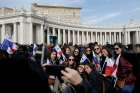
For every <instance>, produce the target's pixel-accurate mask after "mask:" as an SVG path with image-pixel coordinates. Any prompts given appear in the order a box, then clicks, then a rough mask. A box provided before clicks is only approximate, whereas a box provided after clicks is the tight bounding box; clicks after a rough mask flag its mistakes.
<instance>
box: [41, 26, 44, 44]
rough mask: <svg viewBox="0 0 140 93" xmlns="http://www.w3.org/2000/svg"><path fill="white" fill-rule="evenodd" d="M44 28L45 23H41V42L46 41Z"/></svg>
mask: <svg viewBox="0 0 140 93" xmlns="http://www.w3.org/2000/svg"><path fill="white" fill-rule="evenodd" d="M44 37H45V36H44V28H43V24H41V28H40V43H44V42H45V38H44Z"/></svg>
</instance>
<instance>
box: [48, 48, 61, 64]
mask: <svg viewBox="0 0 140 93" xmlns="http://www.w3.org/2000/svg"><path fill="white" fill-rule="evenodd" d="M45 64H47V65H53V64H54V65H59V61H58V58H57V52H56V51H55V50H53V51H52V52H51V54H50V56H49V57H48V59H47V63H45Z"/></svg>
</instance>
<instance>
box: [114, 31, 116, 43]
mask: <svg viewBox="0 0 140 93" xmlns="http://www.w3.org/2000/svg"><path fill="white" fill-rule="evenodd" d="M114 43H116V32H114Z"/></svg>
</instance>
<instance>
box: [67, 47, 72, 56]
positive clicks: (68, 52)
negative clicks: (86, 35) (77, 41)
mask: <svg viewBox="0 0 140 93" xmlns="http://www.w3.org/2000/svg"><path fill="white" fill-rule="evenodd" d="M66 54H67V55H70V54H71V50H70V48H68V47H67V48H66Z"/></svg>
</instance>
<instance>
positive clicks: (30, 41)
mask: <svg viewBox="0 0 140 93" xmlns="http://www.w3.org/2000/svg"><path fill="white" fill-rule="evenodd" d="M34 33H36V31H35V32H34ZM35 37H36V36H35ZM33 42H35V41H33V23H32V22H30V30H29V43H30V44H33ZM35 43H36V42H35Z"/></svg>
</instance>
